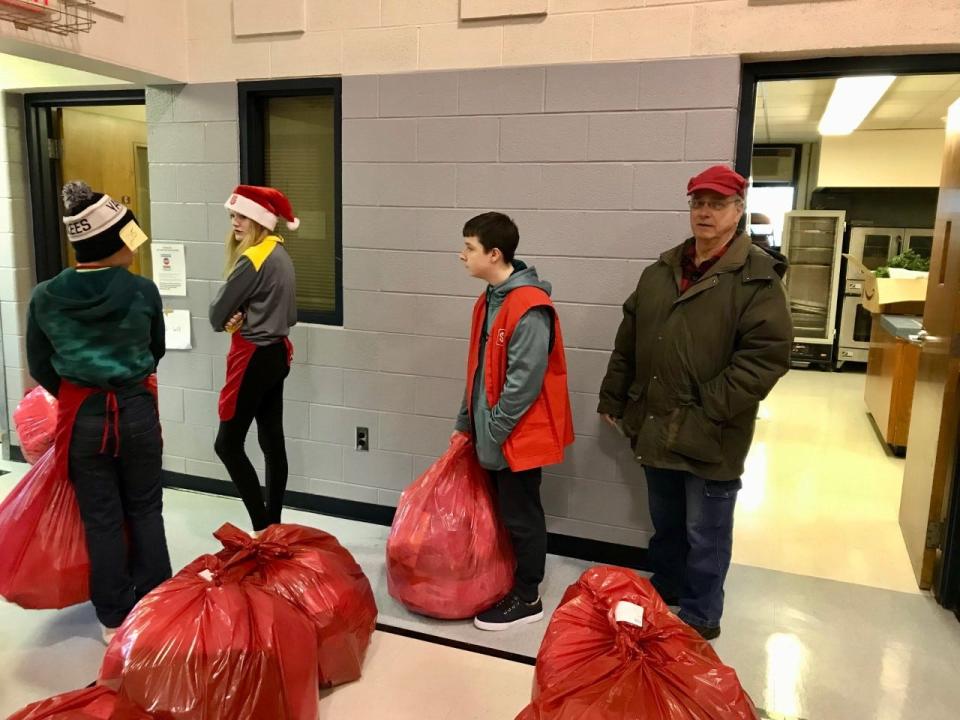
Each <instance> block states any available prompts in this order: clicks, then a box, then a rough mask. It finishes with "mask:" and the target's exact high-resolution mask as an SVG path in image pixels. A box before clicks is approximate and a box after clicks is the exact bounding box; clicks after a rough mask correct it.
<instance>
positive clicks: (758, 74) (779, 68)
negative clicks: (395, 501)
mask: <svg viewBox="0 0 960 720" xmlns="http://www.w3.org/2000/svg"><path fill="white" fill-rule="evenodd" d="M946 73H957V74H960V53H953V54H940V55H893V56H872V57H824V58H814V59H811V60H787V61H784V62H756V63H744V64H743V66H742V67H741V73H740V80H741V83H740V115H739V119H738V125H737V151H736V161H735V168H736V170H737V172H739V173H740V174H741V175H743V176H744V177H749V176H750V165H751V160H750V159H751V156H752V155H753V123H754V114H755V113H756V98H757V85H758V84H759V83H761V82H763V81H770V80H803V79H812V78H825V77H837V76H840V75H845V76H849V75H936V74H946ZM957 443H958V445H960V437H958V439H957ZM958 458H960V453H958ZM952 474H953V483H952V489H951V492H950V495H951V497H950V498H947V500H946V501H947V506H946V509H945V513H946V515H945V519H944V522H943V527H944V532H943V534H942V544H941V555H940V562H939V563H938V568H937V574H936V578H935V579H934V585H933V594H934V596H935V597H936V598H937V602H939V603H940V604H941V605H943V606H944V607H947V608H950V609H952V610H954V611H955V612H957V617H958V619H960V460H958V466H957V467H955V468H954V470H953V473H952Z"/></svg>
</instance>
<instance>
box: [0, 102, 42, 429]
mask: <svg viewBox="0 0 960 720" xmlns="http://www.w3.org/2000/svg"><path fill="white" fill-rule="evenodd" d="M23 137H24V135H23V96H22V95H19V94H16V93H5V92H0V339H2V343H3V352H2V354H0V355H2V358H3V363H2V366H3V377H2V378H0V431H3V430H10V431H11V440H12V443H13V444H14V445H19V441H18V440H17V437H16V432H15V430H14V428H13V423H12V418H11V415H12V413H13V411H14V409H15V408H16V406H17V403H18V402H19V400H20V398H21V397H23V393H24V391H25V390H26V389H28V388H29V387H30V386H31V385H33V383H32V381H31V380H30V375H29V373H28V372H27V359H26V355H25V351H24V345H25V343H24V335H25V334H26V316H27V303H28V302H29V300H30V292H31V290H32V289H33V285H34V280H35V275H34V263H33V244H32V235H31V232H30V227H31V224H30V205H29V202H28V200H27V191H26V188H27V175H26V164H25V162H24V158H25V156H26V153H25V152H24V139H23Z"/></svg>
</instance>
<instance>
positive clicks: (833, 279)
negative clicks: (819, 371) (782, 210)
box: [782, 210, 846, 368]
mask: <svg viewBox="0 0 960 720" xmlns="http://www.w3.org/2000/svg"><path fill="white" fill-rule="evenodd" d="M845 216H846V213H845V212H844V211H842V210H794V211H792V212H788V213H786V215H785V216H784V224H783V245H782V252H783V254H784V255H786V256H787V259H788V260H789V261H790V267H789V269H788V270H787V275H786V278H785V281H786V285H787V295H788V297H789V299H790V313H791V315H792V317H793V334H794V340H793V352H792V360H793V362H794V363H796V364H803V365H810V364H818V365H821V366H823V367H825V368H829V367H832V365H833V360H834V357H833V347H834V339H835V336H836V319H837V297H838V295H839V282H840V257H841V250H842V249H843V230H844V218H845Z"/></svg>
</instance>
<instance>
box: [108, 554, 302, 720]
mask: <svg viewBox="0 0 960 720" xmlns="http://www.w3.org/2000/svg"><path fill="white" fill-rule="evenodd" d="M250 572H252V567H251V563H245V564H244V565H242V566H240V565H238V566H235V567H233V568H225V567H224V566H223V563H222V562H221V561H220V560H219V559H218V558H216V557H215V556H213V555H204V556H202V557H200V558H197V559H196V560H195V561H193V562H192V563H190V564H189V565H188V566H187V567H185V568H184V569H183V570H181V571H180V572H179V573H177V575H175V576H174V577H173V578H171V579H170V580H167V581H166V582H164V583H162V584H161V585H160V586H158V587H157V588H155V589H154V590H153V591H152V592H151V593H150V594H148V595H147V596H146V597H144V598H143V599H142V600H141V601H140V602H139V603H138V604H137V606H136V607H135V608H134V609H133V612H132V613H130V615H129V616H128V617H127V619H126V621H125V622H124V623H123V625H121V626H120V629H119V630H118V631H117V634H116V635H115V636H114V638H113V640H112V641H111V642H110V645H109V646H108V647H107V653H106V656H105V657H104V659H103V665H102V667H101V669H100V683H101V684H103V685H106V686H107V687H110V688H113V689H115V690H116V691H117V692H118V693H119V694H120V695H121V696H123V697H124V698H125V699H127V700H129V701H130V702H132V703H134V704H135V705H137V706H139V707H141V708H143V709H144V710H146V711H147V712H149V713H150V714H152V715H153V716H155V717H156V718H158V719H159V720H226V718H229V719H230V720H266V718H269V719H270V720H316V718H317V713H318V711H319V707H318V706H319V692H318V684H317V650H316V642H315V641H314V629H313V625H312V624H311V622H310V620H309V619H308V618H307V617H305V616H304V614H303V613H302V612H301V611H300V610H299V609H298V608H297V607H295V606H294V605H292V604H291V603H289V602H287V601H286V600H284V599H283V598H281V597H279V596H277V595H275V594H274V593H272V592H270V591H268V590H265V589H264V588H262V587H259V586H257V585H256V584H254V583H251V582H246V581H245V577H246V576H247V575H248V574H249V573H250Z"/></svg>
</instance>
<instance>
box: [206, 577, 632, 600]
mask: <svg viewBox="0 0 960 720" xmlns="http://www.w3.org/2000/svg"><path fill="white" fill-rule="evenodd" d="M197 576H198V577H202V578H203V579H204V580H206V581H207V582H213V573H212V572H210V571H209V570H201V571H200V572H198V573H197ZM642 609H643V608H641V610H642Z"/></svg>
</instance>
